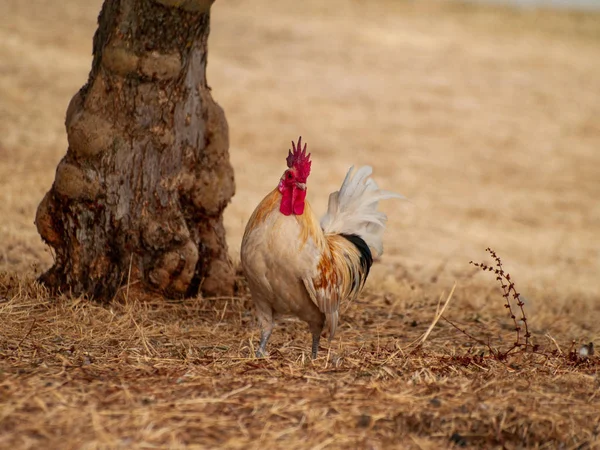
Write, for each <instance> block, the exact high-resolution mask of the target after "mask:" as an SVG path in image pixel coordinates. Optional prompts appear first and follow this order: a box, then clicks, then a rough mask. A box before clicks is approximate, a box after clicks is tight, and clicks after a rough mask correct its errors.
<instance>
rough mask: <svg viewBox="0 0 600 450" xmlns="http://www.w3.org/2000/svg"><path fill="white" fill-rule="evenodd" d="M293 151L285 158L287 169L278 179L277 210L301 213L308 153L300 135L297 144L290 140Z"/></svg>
mask: <svg viewBox="0 0 600 450" xmlns="http://www.w3.org/2000/svg"><path fill="white" fill-rule="evenodd" d="M292 148H293V149H294V152H293V153H292V151H291V150H290V151H289V154H288V157H287V159H286V161H287V166H288V169H287V170H286V171H285V172H284V173H283V175H282V177H281V180H279V186H278V189H279V192H281V194H282V199H281V205H280V207H279V210H280V211H281V213H282V214H285V215H286V216H289V215H290V214H296V215H301V214H302V213H303V212H304V199H305V198H306V179H307V178H308V176H309V175H310V165H311V161H310V153H309V154H306V144H304V148H302V136H300V137H299V138H298V145H296V144H294V141H292Z"/></svg>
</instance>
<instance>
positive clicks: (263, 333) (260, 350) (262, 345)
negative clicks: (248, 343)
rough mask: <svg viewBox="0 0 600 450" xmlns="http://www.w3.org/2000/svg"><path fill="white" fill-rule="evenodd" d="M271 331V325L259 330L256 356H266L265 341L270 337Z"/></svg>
mask: <svg viewBox="0 0 600 450" xmlns="http://www.w3.org/2000/svg"><path fill="white" fill-rule="evenodd" d="M272 332H273V325H271V328H269V329H266V330H265V329H263V330H261V331H260V344H259V345H258V350H256V357H257V358H264V357H265V356H267V342H268V341H269V338H270V337H271V333H272Z"/></svg>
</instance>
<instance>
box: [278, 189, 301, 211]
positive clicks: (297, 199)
mask: <svg viewBox="0 0 600 450" xmlns="http://www.w3.org/2000/svg"><path fill="white" fill-rule="evenodd" d="M280 191H281V204H280V205H279V211H280V212H281V214H283V215H284V216H289V215H291V214H295V215H297V216H300V215H302V214H303V213H304V200H305V199H306V191H305V190H304V191H303V190H300V189H297V188H296V187H289V188H283V189H280Z"/></svg>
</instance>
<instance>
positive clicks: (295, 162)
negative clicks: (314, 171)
mask: <svg viewBox="0 0 600 450" xmlns="http://www.w3.org/2000/svg"><path fill="white" fill-rule="evenodd" d="M292 148H293V149H294V153H292V151H291V150H290V152H289V154H288V157H287V159H286V161H287V166H288V167H289V168H292V167H293V168H294V169H296V172H297V175H296V176H297V178H298V180H299V181H300V182H302V183H305V182H306V179H307V178H308V175H310V165H311V161H310V153H309V154H308V155H307V154H306V144H304V148H302V136H300V137H299V138H298V145H296V144H294V141H292ZM300 149H302V151H301V150H300Z"/></svg>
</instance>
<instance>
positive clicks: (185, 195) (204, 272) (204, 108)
mask: <svg viewBox="0 0 600 450" xmlns="http://www.w3.org/2000/svg"><path fill="white" fill-rule="evenodd" d="M211 4H212V0H105V2H104V5H103V7H102V11H101V13H100V16H99V18H98V24H99V26H98V30H97V31H96V34H95V36H94V46H93V51H94V59H93V63H92V69H91V71H90V75H89V79H88V82H87V84H86V85H85V86H83V88H81V90H80V91H79V92H78V93H77V94H75V96H74V97H73V99H72V100H71V102H70V104H69V107H68V109H67V115H66V123H65V124H66V128H67V135H68V141H69V148H68V150H67V154H66V156H65V157H64V158H63V159H62V161H61V162H60V164H59V165H58V168H57V169H56V178H55V181H54V184H53V185H52V188H51V189H50V191H49V192H48V193H47V194H46V196H45V197H44V199H43V200H42V202H41V203H40V205H39V207H38V211H37V217H36V225H37V227H38V231H39V233H40V235H41V236H42V238H43V239H44V241H46V242H47V243H48V244H49V245H50V246H51V247H52V248H53V249H54V252H55V264H54V266H53V267H52V268H51V269H50V270H49V271H48V272H47V273H45V274H44V275H43V276H42V281H44V282H45V283H46V284H48V285H50V286H51V287H53V288H58V289H60V290H70V291H71V292H73V293H74V294H89V295H92V296H94V297H96V298H101V299H107V298H111V297H112V296H113V295H114V294H115V292H116V291H117V289H118V288H119V287H120V286H122V285H123V284H125V283H127V282H128V281H129V282H135V281H139V282H141V286H144V287H146V288H151V289H157V290H159V291H160V292H162V293H164V294H165V295H168V296H183V295H185V296H192V295H196V294H197V293H198V292H199V291H200V292H202V293H203V294H204V295H228V294H231V293H232V289H233V281H234V279H233V277H234V273H233V268H232V266H231V262H230V260H229V258H228V254H227V245H226V242H225V231H224V228H223V220H222V213H223V210H224V208H225V206H226V205H227V203H228V202H229V200H230V199H231V197H232V196H233V194H234V190H235V186H234V180H233V169H232V167H231V165H230V163H229V153H228V147H229V142H228V129H227V122H226V120H225V115H224V113H223V110H222V109H221V108H220V107H219V106H218V105H217V104H216V103H215V102H214V101H213V99H212V97H211V95H210V88H209V87H208V85H207V84H206V55H207V39H208V33H209V18H210V6H211Z"/></svg>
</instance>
